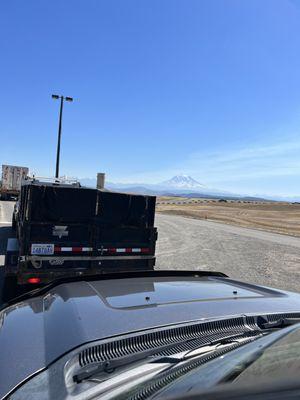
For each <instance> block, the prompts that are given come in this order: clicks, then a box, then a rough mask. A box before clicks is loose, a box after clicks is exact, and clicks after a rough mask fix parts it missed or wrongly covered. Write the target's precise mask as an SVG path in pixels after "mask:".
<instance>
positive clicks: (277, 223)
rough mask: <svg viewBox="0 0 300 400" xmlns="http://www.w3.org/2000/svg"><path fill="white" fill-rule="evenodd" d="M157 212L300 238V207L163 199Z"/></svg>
mask: <svg viewBox="0 0 300 400" xmlns="http://www.w3.org/2000/svg"><path fill="white" fill-rule="evenodd" d="M157 212H160V213H164V214H171V215H172V214H173V215H174V214H176V215H183V216H186V217H192V218H196V219H207V220H212V221H219V222H222V223H227V224H231V225H238V226H243V227H248V228H256V229H262V230H265V231H270V232H277V233H282V234H286V235H292V236H298V237H300V204H291V203H279V202H278V203H277V202H273V203H272V202H270V203H267V202H266V203H263V202H237V201H228V202H219V201H218V200H204V199H187V198H178V197H160V198H158V199H157Z"/></svg>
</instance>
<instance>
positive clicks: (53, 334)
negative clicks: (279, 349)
mask: <svg viewBox="0 0 300 400" xmlns="http://www.w3.org/2000/svg"><path fill="white" fill-rule="evenodd" d="M290 312H294V313H295V312H300V295H298V294H295V293H289V292H283V291H278V290H272V289H269V288H266V287H260V286H255V285H250V284H246V283H242V282H239V281H234V280H231V279H229V278H225V277H221V276H198V275H197V272H194V273H187V274H186V276H182V274H181V275H179V276H177V275H176V272H174V273H170V272H169V273H168V272H167V271H156V272H155V273H148V274H145V275H144V276H141V277H131V278H122V279H120V278H119V279H117V278H115V279H103V280H97V281H78V282H71V283H64V284H60V285H57V286H55V287H54V288H52V289H50V290H49V291H48V292H47V293H45V294H43V295H41V296H38V297H35V298H32V299H29V300H26V301H23V302H19V303H17V304H14V305H13V306H10V307H7V308H6V309H4V310H3V311H1V312H0V348H1V358H2V363H1V367H0V382H1V383H0V398H2V397H3V396H5V395H6V394H7V393H9V392H10V391H11V390H13V389H14V388H15V387H16V386H17V385H19V384H20V383H21V382H22V381H24V380H26V379H28V378H29V377H30V376H32V375H33V374H35V373H37V372H38V371H40V370H42V369H44V368H46V367H47V366H48V365H49V364H51V363H52V362H53V361H55V360H57V359H58V358H59V357H61V356H62V355H63V354H66V353H67V352H69V351H71V350H73V349H75V348H76V347H78V346H81V345H83V344H85V343H89V342H92V341H95V340H100V339H105V338H110V337H114V336H117V335H122V334H128V333H132V332H137V331H143V330H147V329H151V328H155V327H159V326H167V325H173V324H178V323H184V322H191V321H197V320H209V319H215V318H224V317H230V316H237V315H245V314H246V315H254V314H260V315H261V314H270V313H290Z"/></svg>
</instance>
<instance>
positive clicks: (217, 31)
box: [0, 0, 300, 196]
mask: <svg viewBox="0 0 300 400" xmlns="http://www.w3.org/2000/svg"><path fill="white" fill-rule="evenodd" d="M299 20H300V1H299V0H249V1H247V0H207V1H205V0H180V1H179V0H151V1H146V0H106V1H103V0H94V1H92V0H85V1H83V0H82V1H76V0H72V1H71V0H70V1H67V0H64V1H62V0H51V1H47V2H46V1H38V0H36V1H32V0H26V1H23V0H14V1H6V2H2V3H1V6H0V48H1V63H0V71H1V75H0V82H1V86H0V87H1V90H0V110H1V111H0V115H1V118H0V136H1V145H0V163H12V164H20V165H29V166H30V168H31V170H32V171H33V172H35V173H36V174H38V175H53V173H54V167H55V151H56V140H57V139H56V135H57V122H58V121H57V119H58V107H59V104H58V102H57V101H54V100H52V99H51V94H52V93H58V94H64V95H67V96H73V97H74V103H71V104H69V103H66V104H65V109H64V120H63V139H62V153H61V157H62V158H61V173H62V174H67V175H70V176H78V177H94V176H95V174H96V172H97V171H105V172H106V173H107V176H108V179H109V180H110V181H115V182H147V183H151V182H153V183H154V182H159V181H162V180H165V179H168V178H170V177H172V176H173V175H175V174H179V173H184V174H190V175H191V176H192V177H194V178H195V179H197V180H199V181H200V182H202V183H204V184H206V185H208V186H211V187H215V188H220V189H225V190H230V191H234V192H242V193H249V194H255V193H258V194H276V195H291V196H292V195H300V23H299Z"/></svg>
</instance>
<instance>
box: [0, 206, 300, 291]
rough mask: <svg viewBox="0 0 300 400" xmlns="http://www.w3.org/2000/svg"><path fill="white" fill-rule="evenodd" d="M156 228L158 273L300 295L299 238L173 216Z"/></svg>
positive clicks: (2, 218)
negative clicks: (213, 277) (208, 274)
mask: <svg viewBox="0 0 300 400" xmlns="http://www.w3.org/2000/svg"><path fill="white" fill-rule="evenodd" d="M13 205H14V203H13V202H1V201H0V265H3V263H4V253H5V248H6V242H7V238H8V237H9V236H10V235H11V229H10V226H9V224H10V221H11V214H12V210H13ZM156 226H157V227H158V233H159V240H158V244H157V262H156V267H157V268H158V269H169V268H174V269H192V270H217V271H221V272H224V273H225V274H228V275H229V276H230V277H232V278H237V279H242V280H245V281H248V282H252V283H258V284H262V285H267V286H273V287H276V288H281V289H286V290H292V291H297V292H300V239H299V238H296V237H291V236H287V235H280V234H275V233H270V232H264V231H261V230H255V229H248V228H241V227H236V226H231V225H225V224H221V223H217V222H211V221H204V220H196V219H192V218H185V217H181V216H175V215H163V214H157V216H156ZM0 276H1V271H0ZM0 280H1V279H0Z"/></svg>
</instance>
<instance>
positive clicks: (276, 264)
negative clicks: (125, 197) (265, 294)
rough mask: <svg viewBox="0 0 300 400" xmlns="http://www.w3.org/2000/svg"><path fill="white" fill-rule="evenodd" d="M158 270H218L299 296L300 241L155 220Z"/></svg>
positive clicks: (177, 219) (165, 217)
mask: <svg viewBox="0 0 300 400" xmlns="http://www.w3.org/2000/svg"><path fill="white" fill-rule="evenodd" d="M156 225H157V227H158V234H159V240H158V246H157V263H156V266H157V268H159V269H169V268H175V269H198V270H201V269H203V270H217V271H221V272H224V273H225V274H228V275H229V276H230V277H232V278H237V279H243V280H246V281H248V282H253V283H258V284H263V285H267V286H273V287H277V288H281V289H286V290H294V291H297V292H300V239H298V238H295V237H291V236H285V235H279V234H275V233H269V232H263V231H259V230H255V229H247V228H239V227H235V226H230V225H225V224H221V223H217V222H211V221H204V220H196V219H191V218H185V217H181V216H173V215H172V216H171V215H163V214H157V216H156Z"/></svg>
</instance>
